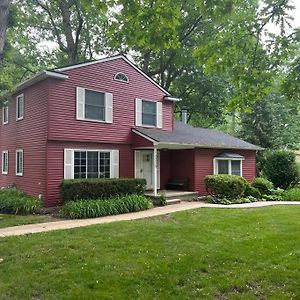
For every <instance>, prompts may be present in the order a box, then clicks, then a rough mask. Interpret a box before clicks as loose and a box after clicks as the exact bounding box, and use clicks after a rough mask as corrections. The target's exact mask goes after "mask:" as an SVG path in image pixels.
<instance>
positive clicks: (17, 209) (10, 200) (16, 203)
mask: <svg viewBox="0 0 300 300" xmlns="http://www.w3.org/2000/svg"><path fill="white" fill-rule="evenodd" d="M41 207H42V203H41V201H40V200H39V199H37V198H34V197H30V196H28V195H26V194H24V193H22V192H19V191H17V190H15V189H3V190H0V212H2V213H9V214H33V213H36V212H38V210H39V209H40V208H41Z"/></svg>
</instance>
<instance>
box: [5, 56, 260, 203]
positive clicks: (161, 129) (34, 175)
mask: <svg viewBox="0 0 300 300" xmlns="http://www.w3.org/2000/svg"><path fill="white" fill-rule="evenodd" d="M175 101H179V99H177V98H175V97H172V96H171V95H170V94H169V93H168V91H166V90H165V89H163V88H162V87H161V86H159V85H158V84H157V83H156V82H154V81H153V80H152V79H151V78H150V77H149V76H147V75H146V74H145V73H144V72H143V71H141V70H140V69H139V68H138V67H136V66H135V65H134V64H133V63H132V62H130V61H129V60H128V59H127V58H126V57H124V56H114V57H109V58H104V59H100V60H97V61H94V62H87V63H81V64H77V65H73V66H68V67H63V68H58V69H53V70H49V71H44V72H41V73H39V74H37V75H36V76H34V77H32V78H30V79H28V80H27V81H25V82H23V83H21V84H19V85H18V86H17V87H16V89H15V91H14V94H13V95H12V98H11V101H10V102H9V103H8V105H7V106H6V107H4V108H3V109H2V115H1V125H0V150H1V154H2V159H1V162H0V163H1V174H0V186H2V187H6V186H12V185H13V186H16V188H18V189H20V190H22V191H24V192H26V193H28V194H30V195H34V196H40V197H42V198H43V199H44V203H45V205H46V206H55V205H58V204H59V203H60V196H59V185H60V183H61V181H62V180H63V179H64V178H65V179H69V178H101V177H107V178H117V177H136V178H145V179H146V180H147V188H148V189H152V190H153V191H154V193H155V194H156V193H157V190H159V189H164V188H165V187H166V185H167V182H168V181H169V180H170V179H172V178H177V179H184V178H186V179H188V183H189V185H188V187H187V189H188V190H189V191H196V192H198V193H199V194H200V195H202V194H205V187H204V177H205V176H206V175H208V174H214V173H215V174H218V173H228V174H237V175H241V176H244V177H245V178H246V179H247V180H252V179H253V178H254V176H255V157H256V151H257V150H259V149H260V148H259V147H257V146H255V145H252V144H249V143H247V142H244V141H242V140H240V139H237V138H234V137H232V136H230V135H227V134H224V133H222V132H218V131H216V130H211V129H203V128H193V127H191V126H189V125H186V124H184V123H182V122H176V121H174V116H173V108H174V102H175Z"/></svg>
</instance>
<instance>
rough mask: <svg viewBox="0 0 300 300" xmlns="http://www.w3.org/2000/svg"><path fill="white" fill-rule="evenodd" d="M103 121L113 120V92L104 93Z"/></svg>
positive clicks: (109, 121) (110, 121)
mask: <svg viewBox="0 0 300 300" xmlns="http://www.w3.org/2000/svg"><path fill="white" fill-rule="evenodd" d="M105 121H106V122H107V123H112V122H113V94H111V93H105Z"/></svg>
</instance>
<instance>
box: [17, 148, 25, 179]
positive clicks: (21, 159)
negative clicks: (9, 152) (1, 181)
mask: <svg viewBox="0 0 300 300" xmlns="http://www.w3.org/2000/svg"><path fill="white" fill-rule="evenodd" d="M23 169H24V152H23V149H18V150H16V175H17V176H23Z"/></svg>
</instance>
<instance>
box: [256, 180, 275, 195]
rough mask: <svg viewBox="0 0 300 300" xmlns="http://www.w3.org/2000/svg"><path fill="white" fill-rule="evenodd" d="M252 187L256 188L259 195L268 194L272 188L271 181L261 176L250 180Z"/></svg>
mask: <svg viewBox="0 0 300 300" xmlns="http://www.w3.org/2000/svg"><path fill="white" fill-rule="evenodd" d="M252 187H254V188H256V189H257V190H258V191H259V192H260V193H261V195H270V194H271V191H272V189H273V188H274V186H273V183H272V182H271V181H269V180H268V179H265V178H262V177H257V178H255V179H254V180H253V182H252Z"/></svg>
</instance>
